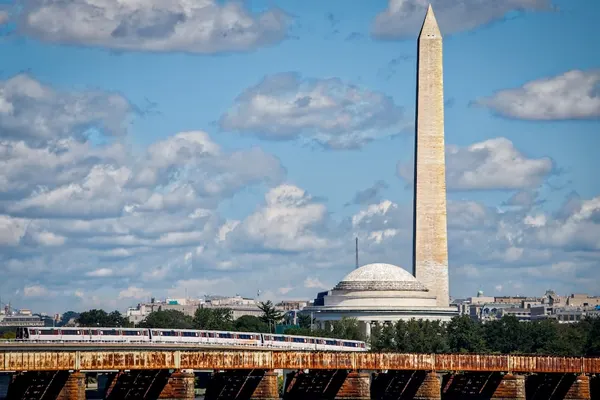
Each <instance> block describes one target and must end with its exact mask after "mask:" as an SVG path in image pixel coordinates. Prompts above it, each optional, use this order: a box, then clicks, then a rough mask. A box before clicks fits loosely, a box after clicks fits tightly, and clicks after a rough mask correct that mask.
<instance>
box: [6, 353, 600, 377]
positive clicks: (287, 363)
mask: <svg viewBox="0 0 600 400" xmlns="http://www.w3.org/2000/svg"><path fill="white" fill-rule="evenodd" d="M76 369H82V370H103V369H112V370H125V369H221V370H223V369H267V370H271V369H347V370H421V371H464V372H475V371H490V372H515V373H522V372H534V373H536V372H537V373H552V372H553V373H577V374H580V373H587V374H597V373H600V358H580V357H545V356H512V355H511V356H509V355H476V354H400V353H327V352H306V351H303V352H288V351H187V350H169V351H144V350H139V351H119V350H113V351H78V352H76V351H54V352H51V351H48V352H43V351H14V352H10V351H5V352H3V353H0V371H42V370H45V371H51V370H55V371H57V370H76Z"/></svg>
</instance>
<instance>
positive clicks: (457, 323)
mask: <svg viewBox="0 0 600 400" xmlns="http://www.w3.org/2000/svg"><path fill="white" fill-rule="evenodd" d="M446 332H447V337H448V347H449V350H450V351H451V352H453V353H485V352H486V350H487V349H486V342H485V340H484V338H483V333H482V330H481V324H480V323H478V322H476V321H473V319H471V317H469V316H468V315H460V316H457V317H454V318H452V320H451V321H450V322H449V323H448V325H447V326H446Z"/></svg>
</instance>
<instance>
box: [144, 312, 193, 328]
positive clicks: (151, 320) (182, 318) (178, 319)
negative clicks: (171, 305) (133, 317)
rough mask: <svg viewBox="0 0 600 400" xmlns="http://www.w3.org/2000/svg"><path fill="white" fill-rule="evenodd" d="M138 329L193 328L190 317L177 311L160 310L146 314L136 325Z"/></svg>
mask: <svg viewBox="0 0 600 400" xmlns="http://www.w3.org/2000/svg"><path fill="white" fill-rule="evenodd" d="M138 326H139V327H140V328H159V329H192V328H193V327H194V324H193V321H192V317H190V316H189V315H185V314H184V313H182V312H181V311H177V310H164V311H163V310H160V311H154V312H151V313H150V314H148V316H147V317H146V318H144V320H143V321H142V322H140V323H139V324H138Z"/></svg>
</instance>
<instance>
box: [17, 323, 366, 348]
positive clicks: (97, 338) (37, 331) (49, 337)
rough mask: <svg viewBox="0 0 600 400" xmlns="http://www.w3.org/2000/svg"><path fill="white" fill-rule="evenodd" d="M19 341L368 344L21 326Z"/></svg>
mask: <svg viewBox="0 0 600 400" xmlns="http://www.w3.org/2000/svg"><path fill="white" fill-rule="evenodd" d="M16 340H17V341H20V342H35V343H84V344H85V343H89V344H102V343H123V344H154V343H156V344H163V345H174V344H175V345H176V344H181V345H194V344H198V345H215V346H246V347H265V348H270V349H286V350H287V349H289V350H316V351H367V346H366V344H365V342H363V341H359V340H345V339H332V338H319V337H312V336H295V335H280V334H270V333H254V332H229V331H205V330H193V329H155V328H149V329H148V328H101V327H76V328H66V327H59V328H49V327H18V328H17V332H16Z"/></svg>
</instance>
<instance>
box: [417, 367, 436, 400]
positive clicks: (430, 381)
mask: <svg viewBox="0 0 600 400" xmlns="http://www.w3.org/2000/svg"><path fill="white" fill-rule="evenodd" d="M441 398H442V382H441V378H440V376H439V375H438V374H437V373H435V372H429V373H428V374H427V375H425V379H424V380H423V382H422V383H421V386H420V387H419V389H418V390H417V393H416V394H415V396H414V397H413V399H414V400H441Z"/></svg>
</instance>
